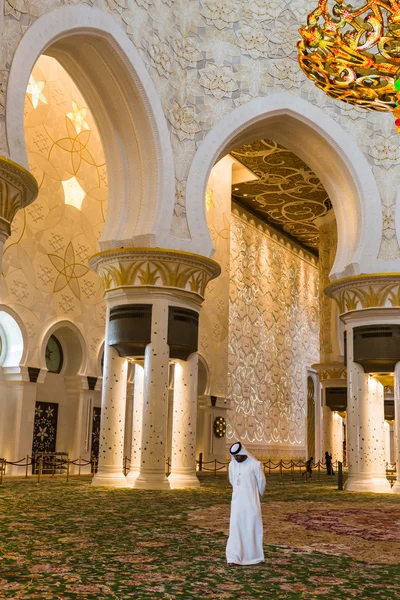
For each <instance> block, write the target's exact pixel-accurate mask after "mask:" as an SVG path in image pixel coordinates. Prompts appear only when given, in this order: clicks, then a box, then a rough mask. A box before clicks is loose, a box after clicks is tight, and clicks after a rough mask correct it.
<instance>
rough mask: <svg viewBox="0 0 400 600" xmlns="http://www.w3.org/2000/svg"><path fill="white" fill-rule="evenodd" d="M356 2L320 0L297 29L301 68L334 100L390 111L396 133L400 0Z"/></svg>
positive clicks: (399, 89)
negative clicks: (353, 4)
mask: <svg viewBox="0 0 400 600" xmlns="http://www.w3.org/2000/svg"><path fill="white" fill-rule="evenodd" d="M328 4H330V6H331V7H332V8H331V9H330V8H329V6H328ZM357 4H358V6H357V7H353V6H352V5H350V4H346V3H345V2H344V1H343V0H336V1H335V0H333V1H332V2H328V0H319V2H318V6H317V8H316V9H315V10H314V11H313V12H312V13H310V14H309V15H308V17H307V25H306V26H305V27H302V28H300V30H299V31H300V34H301V36H302V40H300V41H299V42H298V52H299V62H300V66H301V68H302V69H303V71H304V73H305V74H306V75H307V77H309V78H310V79H311V80H312V81H314V83H315V85H316V86H317V87H319V88H320V89H321V90H323V91H324V92H325V93H326V94H327V95H328V96H331V97H332V98H335V99H336V100H342V101H343V102H348V103H350V104H357V105H358V106H362V107H363V108H366V109H368V110H378V111H393V114H394V116H395V117H396V128H397V131H398V132H400V106H398V105H399V101H400V1H399V2H397V1H396V0H386V1H382V0H369V1H367V2H366V1H365V0H361V1H359V2H357Z"/></svg>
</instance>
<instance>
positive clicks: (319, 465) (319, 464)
mask: <svg viewBox="0 0 400 600" xmlns="http://www.w3.org/2000/svg"><path fill="white" fill-rule="evenodd" d="M320 475H321V461H320V460H319V461H318V481H320Z"/></svg>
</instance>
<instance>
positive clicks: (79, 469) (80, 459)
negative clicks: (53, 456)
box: [68, 456, 82, 475]
mask: <svg viewBox="0 0 400 600" xmlns="http://www.w3.org/2000/svg"><path fill="white" fill-rule="evenodd" d="M68 460H69V459H68ZM81 462H82V456H80V457H79V465H78V475H80V474H81Z"/></svg>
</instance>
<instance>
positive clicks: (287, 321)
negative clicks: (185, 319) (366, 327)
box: [227, 209, 319, 457]
mask: <svg viewBox="0 0 400 600" xmlns="http://www.w3.org/2000/svg"><path fill="white" fill-rule="evenodd" d="M249 219H250V220H249ZM318 302H319V301H318V268H317V264H316V261H315V259H314V258H313V257H312V255H310V254H308V253H306V252H303V251H302V250H300V249H299V248H298V247H296V246H294V245H291V244H290V243H288V242H287V241H286V242H285V241H284V240H282V239H280V238H278V235H277V234H276V233H273V231H272V230H271V229H269V228H268V227H267V226H266V225H262V224H261V222H260V221H258V220H255V219H254V218H252V217H249V215H248V213H245V212H244V211H243V209H238V210H236V211H234V212H233V213H232V221H231V269H230V308H229V397H230V399H231V402H232V409H231V411H230V413H229V416H230V422H229V427H228V432H227V437H228V439H233V438H241V439H243V440H245V441H248V442H251V443H252V444H254V446H255V448H256V449H257V452H258V453H259V454H260V455H262V456H265V457H266V456H275V455H277V456H279V457H283V456H284V457H286V456H287V457H290V456H292V457H293V456H300V455H304V454H305V452H306V449H305V439H306V438H305V428H306V410H307V371H306V368H307V366H310V365H311V364H313V363H316V362H318V361H319V304H318Z"/></svg>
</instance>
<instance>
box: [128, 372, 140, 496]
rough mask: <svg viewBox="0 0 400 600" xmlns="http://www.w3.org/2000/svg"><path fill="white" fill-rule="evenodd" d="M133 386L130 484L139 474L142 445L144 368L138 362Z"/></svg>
mask: <svg viewBox="0 0 400 600" xmlns="http://www.w3.org/2000/svg"><path fill="white" fill-rule="evenodd" d="M133 386H134V387H133V413H132V445H131V464H130V470H129V473H128V475H127V477H126V480H127V482H128V483H129V484H130V485H132V486H133V484H134V483H135V481H136V479H137V477H138V475H139V471H140V458H141V446H142V422H143V391H144V368H143V367H142V366H141V365H139V364H136V365H135V378H134V382H133Z"/></svg>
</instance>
